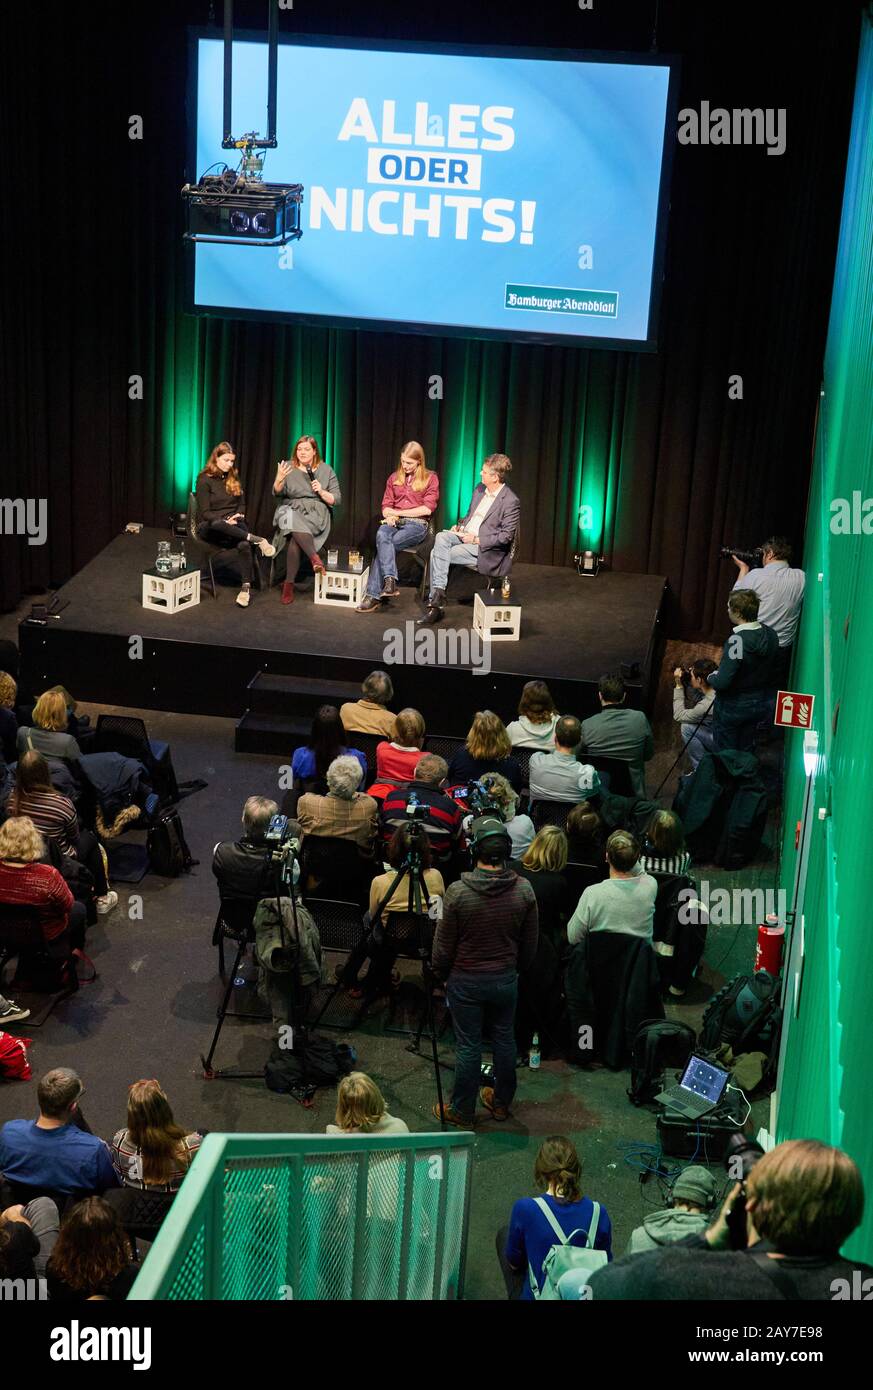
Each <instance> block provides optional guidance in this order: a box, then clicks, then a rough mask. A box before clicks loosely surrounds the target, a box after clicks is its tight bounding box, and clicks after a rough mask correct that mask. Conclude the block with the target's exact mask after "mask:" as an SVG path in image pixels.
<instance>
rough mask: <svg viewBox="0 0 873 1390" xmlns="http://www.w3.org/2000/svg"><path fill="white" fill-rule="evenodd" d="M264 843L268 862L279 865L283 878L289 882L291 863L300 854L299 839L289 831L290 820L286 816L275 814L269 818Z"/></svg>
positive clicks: (290, 878)
mask: <svg viewBox="0 0 873 1390" xmlns="http://www.w3.org/2000/svg"><path fill="white" fill-rule="evenodd" d="M264 843H265V844H266V846H267V851H268V854H269V857H270V862H271V863H272V864H274V865H276V866H277V867H281V870H282V878H283V880H284V881H285V882H287V883H290V882H291V880H292V872H293V871H292V865H293V864H294V861H295V860H298V859H299V856H300V841H299V839H298V838H297V836H296V835H293V834H292V833H291V822H290V821H289V819H288V817H287V816H283V815H278V814H277V815H275V816H272V817H271V818H270V824H269V825H268V826H267V829H266V831H265V833H264Z"/></svg>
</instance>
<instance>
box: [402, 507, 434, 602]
mask: <svg viewBox="0 0 873 1390" xmlns="http://www.w3.org/2000/svg"><path fill="white" fill-rule="evenodd" d="M435 539H436V531H435V529H434V524H433V518H432V517H431V519H430V520H429V521H428V523H427V530H426V532H425V533H424V535H423V536H422V538H421V540H420V541H419V542H418V545H405V546H404V547H403V549H402V550H400V551H398V553H397V558H398V566H397V570H398V574H399V573H400V564H399V560H400V556H401V555H408V556H409V557H410V559H411V560H412V562H413V566H414V568H415V569H416V570H417V571H418V575H417V577H416V580H415V587H416V588H417V589H418V590H419V592H421V585H422V583H423V582H424V578H425V575H426V574H427V567H428V561H429V560H430V552H431V551H432V550H433V543H434V541H435Z"/></svg>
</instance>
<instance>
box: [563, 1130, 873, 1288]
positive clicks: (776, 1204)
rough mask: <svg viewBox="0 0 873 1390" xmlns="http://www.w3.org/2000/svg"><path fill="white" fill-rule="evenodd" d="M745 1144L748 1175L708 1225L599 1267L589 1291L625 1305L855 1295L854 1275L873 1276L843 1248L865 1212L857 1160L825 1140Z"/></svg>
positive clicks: (593, 1275) (589, 1283) (737, 1185)
mask: <svg viewBox="0 0 873 1390" xmlns="http://www.w3.org/2000/svg"><path fill="white" fill-rule="evenodd" d="M744 1149H745V1154H744V1155H742V1156H743V1159H744V1161H743V1167H744V1168H745V1169H746V1170H747V1172H746V1176H745V1178H744V1179H743V1181H742V1182H738V1183H735V1184H733V1185H732V1187H731V1189H730V1192H729V1193H728V1195H727V1198H726V1199H725V1201H724V1203H723V1205H722V1208H721V1211H720V1212H719V1214H718V1216H717V1217H716V1219H715V1221H714V1222H713V1223H712V1225H710V1226H709V1227H708V1228H707V1230H706V1231H704V1232H703V1233H702V1234H698V1235H691V1236H687V1237H685V1238H684V1239H683V1240H681V1241H678V1242H677V1243H676V1244H675V1245H669V1246H667V1247H665V1248H664V1249H658V1250H650V1251H645V1252H644V1253H642V1254H638V1255H625V1256H624V1258H623V1259H621V1260H616V1261H615V1262H614V1263H613V1264H611V1265H609V1266H607V1267H606V1268H604V1269H600V1270H597V1271H596V1273H594V1274H592V1275H591V1276H590V1277H589V1280H588V1287H589V1290H590V1294H589V1296H590V1297H591V1298H593V1299H594V1300H595V1301H597V1300H598V1299H614V1300H618V1301H622V1302H623V1301H627V1300H632V1299H647V1300H657V1299H671V1300H673V1299H705V1300H708V1301H717V1302H721V1301H722V1300H724V1299H731V1300H736V1299H754V1300H755V1301H773V1300H777V1301H778V1300H782V1299H785V1300H790V1301H795V1300H816V1301H828V1300H831V1299H834V1298H840V1297H842V1298H851V1297H853V1293H852V1290H853V1289H854V1288H855V1287H856V1284H857V1280H855V1281H854V1282H853V1274H854V1273H855V1272H856V1271H857V1272H858V1273H859V1274H860V1276H861V1278H862V1279H868V1278H871V1277H873V1267H871V1266H870V1265H866V1264H862V1263H861V1262H860V1261H857V1260H847V1259H844V1258H843V1257H842V1256H841V1255H840V1253H839V1252H840V1247H841V1246H842V1245H844V1244H845V1242H846V1241H847V1240H848V1238H849V1236H850V1235H851V1234H852V1232H853V1231H854V1230H855V1228H856V1227H857V1226H858V1225H859V1224H860V1222H861V1217H862V1215H863V1210H864V1185H863V1181H862V1179H861V1173H860V1171H859V1169H858V1166H857V1164H856V1163H855V1162H854V1161H853V1160H852V1159H851V1158H850V1157H849V1156H848V1154H846V1153H843V1151H842V1150H841V1149H836V1148H832V1147H831V1146H830V1145H829V1144H822V1143H820V1142H819V1141H818V1140H817V1139H789V1140H787V1141H786V1142H785V1143H783V1144H777V1145H776V1147H775V1148H774V1149H771V1150H770V1152H769V1153H766V1154H763V1156H761V1157H757V1161H755V1158H756V1156H757V1154H760V1150H759V1149H757V1146H754V1145H749V1144H746V1145H745V1146H744ZM738 1152H739V1151H738ZM737 1218H739V1219H737ZM867 1287H870V1288H873V1284H870V1285H868V1286H867ZM854 1296H855V1297H858V1296H860V1295H858V1294H855V1295H854Z"/></svg>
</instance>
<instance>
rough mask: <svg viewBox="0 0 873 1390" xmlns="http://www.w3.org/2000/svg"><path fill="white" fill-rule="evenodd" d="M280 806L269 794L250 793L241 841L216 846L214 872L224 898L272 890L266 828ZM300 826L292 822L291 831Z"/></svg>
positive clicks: (260, 894)
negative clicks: (253, 794) (256, 794)
mask: <svg viewBox="0 0 873 1390" xmlns="http://www.w3.org/2000/svg"><path fill="white" fill-rule="evenodd" d="M278 811H279V807H278V806H277V805H276V803H275V801H271V800H270V798H269V797H267V796H250V797H249V798H248V800H247V801H246V804H245V806H244V807H243V814H242V824H243V835H242V839H240V840H223V841H222V842H221V844H218V845H216V846H215V849H214V851H213V855H212V872H213V873H214V875H215V877H216V878H217V880H218V891H219V893H220V894H221V898H222V901H225V902H227V901H231V900H236V901H238V900H239V899H241V898H243V899H254V901H255V902H257V900H258V899H259V898H262V897H263V896H264V894H265V893H268V892H270V891H272V884H273V878H274V875H273V874H272V873H271V872H270V868H269V861H268V858H267V842H266V840H265V838H264V836H265V835H266V832H267V827H268V826H269V824H270V821H271V820H272V818H273V816H275V815H277V814H278ZM296 829H297V826H296V823H294V824H292V833H294V831H295V830H296Z"/></svg>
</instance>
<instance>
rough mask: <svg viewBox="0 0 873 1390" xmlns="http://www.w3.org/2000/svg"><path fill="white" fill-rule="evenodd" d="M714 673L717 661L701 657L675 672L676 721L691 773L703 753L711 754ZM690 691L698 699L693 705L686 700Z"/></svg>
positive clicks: (695, 768) (674, 716) (679, 667)
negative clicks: (712, 683)
mask: <svg viewBox="0 0 873 1390" xmlns="http://www.w3.org/2000/svg"><path fill="white" fill-rule="evenodd" d="M715 670H717V667H716V664H715V662H714V661H710V659H709V657H707V656H702V657H698V658H697V660H696V661H692V663H691V665H690V666H677V667H676V669H675V670H674V672H673V719H674V721H675V722H676V723H677V724H678V725H679V732H680V734H681V735H682V742H683V743H684V745H685V751H686V753H687V754H688V761H689V762H690V763H691V771H692V772H696V770H697V764H698V763H699V762H700V759H701V758H702V757H703V755H704V753H711V752H712V718H713V711H712V705H713V701H714V700H715V691H714V690H713V689H712V687H711V685H710V684H709V677H710V675H711V674H712V672H713V671H715ZM689 689H690V690H692V691H694V692H696V694H697V696H698V697H699V698H698V700H697V703H696V704H692V705H690V706H689V705H687V704H686V698H685V697H686V695H687V693H688V691H689Z"/></svg>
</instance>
